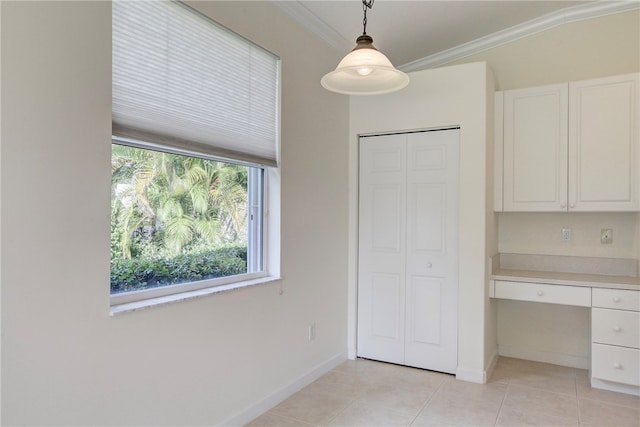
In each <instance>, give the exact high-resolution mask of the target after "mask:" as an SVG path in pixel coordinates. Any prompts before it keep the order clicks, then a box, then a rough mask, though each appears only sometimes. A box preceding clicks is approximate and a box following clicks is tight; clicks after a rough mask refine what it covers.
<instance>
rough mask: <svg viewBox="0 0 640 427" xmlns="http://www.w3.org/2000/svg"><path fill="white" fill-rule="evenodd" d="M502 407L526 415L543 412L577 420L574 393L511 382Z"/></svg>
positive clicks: (576, 404)
mask: <svg viewBox="0 0 640 427" xmlns="http://www.w3.org/2000/svg"><path fill="white" fill-rule="evenodd" d="M503 408H505V409H517V410H519V411H520V412H522V413H523V414H527V415H529V414H531V415H535V414H545V415H551V416H554V417H560V418H568V419H572V420H576V421H577V420H578V402H577V398H576V396H575V395H574V396H569V395H564V394H558V393H552V392H548V391H544V390H537V389H534V388H529V387H522V386H516V385H512V384H509V390H508V391H507V396H506V398H505V400H504V403H503Z"/></svg>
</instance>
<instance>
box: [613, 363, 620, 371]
mask: <svg viewBox="0 0 640 427" xmlns="http://www.w3.org/2000/svg"><path fill="white" fill-rule="evenodd" d="M613 367H614V368H615V369H622V365H621V364H620V363H618V362H613Z"/></svg>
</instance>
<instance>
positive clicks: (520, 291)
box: [495, 280, 591, 307]
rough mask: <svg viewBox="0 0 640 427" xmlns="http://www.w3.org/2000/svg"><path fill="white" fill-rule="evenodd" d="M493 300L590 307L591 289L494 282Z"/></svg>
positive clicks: (502, 281)
mask: <svg viewBox="0 0 640 427" xmlns="http://www.w3.org/2000/svg"><path fill="white" fill-rule="evenodd" d="M495 298H503V299H514V300H520V301H535V302H545V303H549V304H563V305H577V306H581V307H591V288H583V287H580V286H563V285H549V284H545V283H527V282H508V281H505V280H496V282H495Z"/></svg>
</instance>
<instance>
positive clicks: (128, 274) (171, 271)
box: [111, 246, 247, 294]
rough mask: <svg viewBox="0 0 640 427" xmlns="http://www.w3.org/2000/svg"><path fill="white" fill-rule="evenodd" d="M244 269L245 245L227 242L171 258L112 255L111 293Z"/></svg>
mask: <svg viewBox="0 0 640 427" xmlns="http://www.w3.org/2000/svg"><path fill="white" fill-rule="evenodd" d="M246 272H247V248H246V247H243V246H230V247H223V248H219V249H214V250H211V251H206V252H199V253H192V254H184V255H179V256H177V257H174V258H155V259H145V258H135V259H122V258H119V259H114V260H112V261H111V293H112V294H114V293H119V292H128V291H135V290H140V289H148V288H154V287H158V286H166V285H172V284H177V283H184V282H192V281H196V280H204V279H212V278H215V277H225V276H232V275H235V274H243V273H246Z"/></svg>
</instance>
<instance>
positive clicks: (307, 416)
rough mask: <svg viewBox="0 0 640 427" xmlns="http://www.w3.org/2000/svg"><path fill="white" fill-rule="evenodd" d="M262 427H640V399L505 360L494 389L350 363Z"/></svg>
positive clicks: (580, 375)
mask: <svg viewBox="0 0 640 427" xmlns="http://www.w3.org/2000/svg"><path fill="white" fill-rule="evenodd" d="M248 426H250V427H258V426H269V427H275V426H300V427H305V426H366V427H374V426H385V427H387V426H474V427H475V426H563V427H564V426H603V427H622V426H636V427H639V426H640V398H639V397H635V396H630V395H626V394H620V393H613V392H609V391H603V390H597V389H592V388H591V387H590V386H589V381H588V377H587V371H586V370H581V369H574V368H567V367H563V366H556V365H549V364H545V363H538V362H530V361H526V360H518V359H511V358H504V357H500V358H499V360H498V363H497V364H496V368H495V370H494V372H493V375H492V377H491V380H490V381H489V383H488V384H484V385H481V384H473V383H468V382H464V381H458V380H456V379H455V377H453V376H452V375H447V374H441V373H437V372H432V371H425V370H421V369H414V368H408V367H404V366H398V365H392V364H387V363H381V362H373V361H369V360H362V359H359V360H355V361H347V362H344V363H343V364H341V365H340V366H338V367H337V368H335V369H333V370H332V371H331V372H329V373H327V374H326V375H324V376H323V377H321V378H320V379H318V380H317V381H315V382H314V383H312V384H310V385H309V386H307V387H305V388H304V389H302V390H300V391H299V392H298V393H296V394H294V395H293V396H291V397H290V398H289V399H287V400H285V401H284V402H282V403H281V404H279V405H278V406H276V407H274V408H272V409H271V410H270V411H268V412H266V413H265V414H263V415H261V416H260V417H258V418H257V419H255V420H254V421H252V422H251V423H249V424H248Z"/></svg>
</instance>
